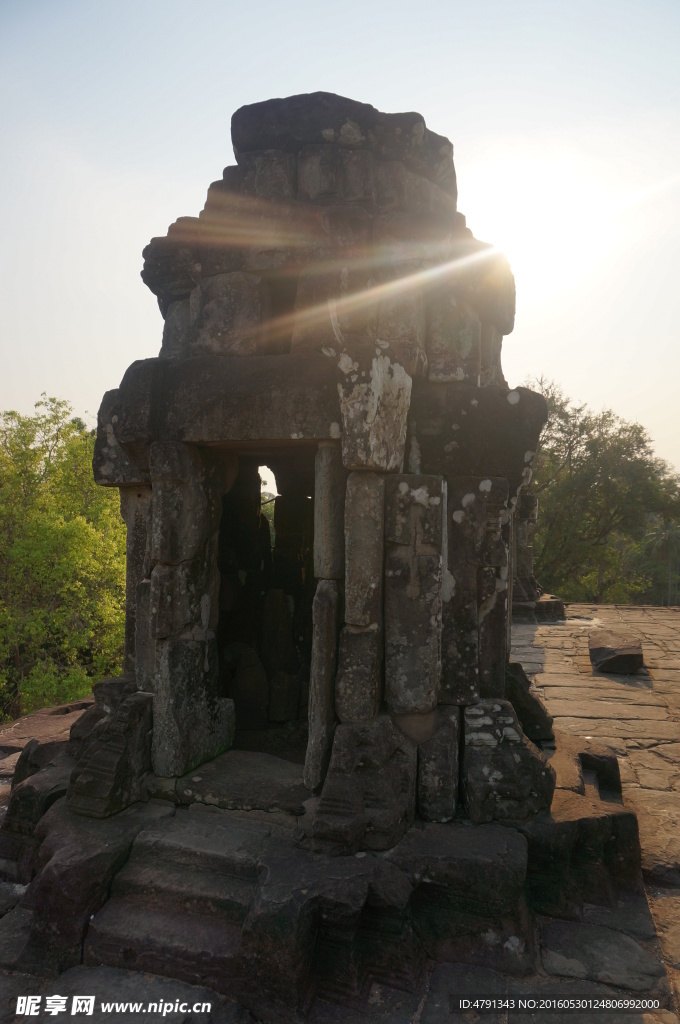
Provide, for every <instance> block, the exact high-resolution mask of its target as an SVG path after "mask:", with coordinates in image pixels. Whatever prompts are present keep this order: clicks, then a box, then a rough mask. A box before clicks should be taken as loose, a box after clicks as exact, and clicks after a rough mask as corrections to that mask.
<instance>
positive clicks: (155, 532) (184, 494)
mask: <svg viewBox="0 0 680 1024" xmlns="http://www.w3.org/2000/svg"><path fill="white" fill-rule="evenodd" d="M237 464H238V460H237V459H236V456H232V457H230V459H229V460H228V461H226V462H225V464H224V466H223V467H218V466H217V465H216V464H215V463H214V462H213V461H212V460H211V459H210V458H209V457H206V456H204V455H203V454H202V452H201V451H200V450H199V449H197V448H195V447H193V446H191V445H186V444H181V443H155V444H153V445H152V446H151V452H150V471H151V481H152V497H151V506H152V525H151V564H152V570H151V579H150V585H149V601H150V613H149V614H150V631H151V636H152V638H153V641H154V643H155V668H154V707H153V716H154V732H153V746H152V750H153V767H154V771H155V773H156V774H157V775H160V776H162V777H167V776H172V775H182V774H184V773H185V772H187V771H189V770H190V769H191V768H193V767H194V766H195V765H198V764H201V763H202V762H203V761H206V760H208V759H209V758H211V757H214V756H216V755H217V754H218V753H220V752H221V751H222V750H225V749H226V748H227V747H228V746H229V745H230V744H231V742H232V741H233V735H234V704H233V701H231V700H229V699H227V698H225V697H223V696H222V695H221V693H220V684H219V667H218V659H217V644H216V640H215V628H216V625H217V618H218V599H219V572H218V569H217V544H218V529H219V522H220V514H221V508H222V502H221V498H222V493H223V492H224V491H225V490H227V489H228V488H229V486H231V484H232V483H233V480H234V479H235V477H236V472H237Z"/></svg>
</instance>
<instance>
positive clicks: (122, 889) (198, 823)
mask: <svg viewBox="0 0 680 1024" xmlns="http://www.w3.org/2000/svg"><path fill="white" fill-rule="evenodd" d="M270 831H271V830H270V828H269V827H268V826H266V825H262V824H260V823H252V824H251V823H248V822H242V823H241V822H239V823H235V822H233V821H228V822H224V821H222V820H221V817H220V815H219V814H211V813H210V812H203V813H201V812H200V811H192V812H183V811H180V812H178V814H177V815H176V817H175V818H174V819H173V820H172V821H171V822H169V823H166V825H165V827H152V828H149V829H147V830H145V831H144V832H142V833H140V835H139V836H138V838H137V840H136V842H135V844H134V848H133V852H132V855H131V857H130V860H129V861H128V863H127V864H126V865H125V867H124V868H123V869H122V870H121V871H120V872H119V873H118V874H117V875H116V878H115V880H114V883H113V887H112V892H111V898H110V899H109V900H108V902H107V903H106V904H105V905H104V906H103V907H102V909H101V910H100V911H99V913H98V914H97V915H96V916H95V918H94V921H93V922H92V923H91V925H90V928H89V930H88V937H87V942H86V946H85V962H86V963H90V964H92V963H101V964H108V965H110V966H119V967H127V968H132V969H134V970H139V971H149V972H151V973H155V974H164V975H167V976H170V977H181V979H182V980H184V981H189V982H191V983H198V982H199V981H200V983H202V984H210V985H212V986H214V987H216V988H218V989H220V990H225V988H227V987H233V985H234V983H235V982H237V977H236V976H237V975H238V972H239V946H240V940H241V931H242V928H243V924H244V922H245V920H246V917H247V915H248V912H249V910H250V907H251V904H252V902H253V900H254V898H255V895H256V893H257V890H258V882H259V875H260V872H261V864H260V863H259V862H258V859H257V853H258V850H259V849H260V846H261V841H262V840H263V839H264V838H267V837H268V836H269V834H270Z"/></svg>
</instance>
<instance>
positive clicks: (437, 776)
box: [418, 707, 460, 821]
mask: <svg viewBox="0 0 680 1024" xmlns="http://www.w3.org/2000/svg"><path fill="white" fill-rule="evenodd" d="M459 729H460V709H459V708H454V707H451V708H440V709H439V711H438V712H437V721H436V725H435V730H434V733H433V734H432V736H431V737H430V739H429V740H426V741H425V742H424V743H421V744H420V746H419V747H418V813H419V814H420V817H421V818H424V819H425V820H426V821H451V819H452V818H453V815H454V814H455V811H456V800H457V796H458V774H459V763H458V756H459V752H458V734H459Z"/></svg>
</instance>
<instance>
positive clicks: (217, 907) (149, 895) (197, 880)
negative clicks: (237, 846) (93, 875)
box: [112, 853, 257, 924]
mask: <svg viewBox="0 0 680 1024" xmlns="http://www.w3.org/2000/svg"><path fill="white" fill-rule="evenodd" d="M256 891H257V885H256V883H255V881H254V880H252V879H248V878H242V877H238V876H235V875H227V874H223V873H222V872H214V871H212V872H211V871H205V870H202V869H201V870H199V869H197V868H192V867H187V866H185V865H169V864H167V863H165V862H163V861H161V862H158V861H157V860H153V859H151V857H150V856H149V855H148V854H146V853H144V854H142V855H138V856H136V857H135V859H134V860H133V861H132V862H128V863H127V864H126V865H125V867H124V868H123V869H122V871H120V872H119V873H118V874H117V875H116V878H115V880H114V883H113V889H112V894H113V896H115V897H119V898H121V899H128V900H130V901H131V902H133V903H140V904H146V905H148V906H151V907H154V908H157V907H163V908H164V909H166V910H168V909H169V907H170V906H171V905H172V906H173V907H174V908H176V910H177V912H178V913H180V914H181V913H185V914H187V913H198V914H206V915H208V916H213V915H219V916H220V918H221V919H222V920H225V921H229V922H231V923H232V924H243V922H244V921H245V919H246V916H247V914H248V910H249V908H250V904H251V903H252V901H253V899H254V896H255V893H256Z"/></svg>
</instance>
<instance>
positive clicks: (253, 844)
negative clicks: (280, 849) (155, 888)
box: [131, 806, 288, 881]
mask: <svg viewBox="0 0 680 1024" xmlns="http://www.w3.org/2000/svg"><path fill="white" fill-rule="evenodd" d="M278 831H280V830H279V829H277V827H276V826H272V825H268V824H267V823H265V822H261V821H253V822H250V821H244V820H243V819H240V818H236V819H235V818H234V817H232V816H231V815H230V814H229V813H228V812H211V811H210V810H204V809H202V808H200V807H198V806H194V807H192V808H191V809H190V810H188V811H185V810H178V811H177V813H176V815H175V817H174V818H173V819H172V820H171V821H169V822H167V823H163V824H162V825H161V824H159V825H153V826H151V827H150V828H148V829H145V830H144V831H143V832H140V834H139V835H138V836H137V839H136V840H135V844H134V847H133V851H132V857H131V863H134V862H136V860H137V858H140V862H141V859H142V858H143V859H144V860H145V861H148V862H154V863H156V864H157V865H158V866H159V867H160V866H161V865H164V866H166V867H169V868H177V867H183V868H189V869H191V868H194V869H196V870H200V871H203V872H206V873H209V872H214V873H219V874H225V875H233V876H236V877H238V878H245V879H251V880H253V881H255V880H256V879H257V878H258V877H259V875H260V873H261V870H262V859H261V858H262V851H263V849H264V846H265V844H266V841H267V840H268V839H269V837H270V836H272V835H273V834H276V833H277V832H278ZM281 831H283V830H281ZM286 834H288V833H286Z"/></svg>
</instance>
